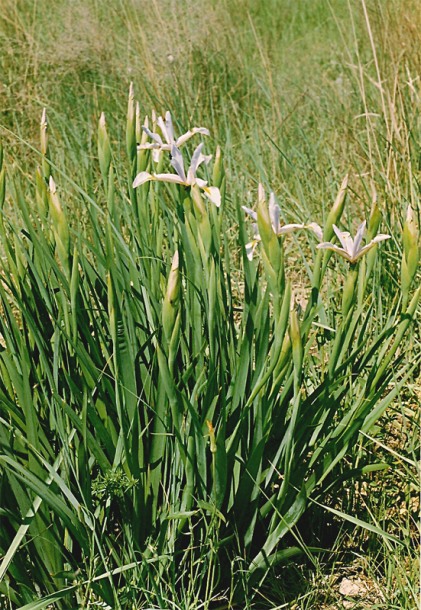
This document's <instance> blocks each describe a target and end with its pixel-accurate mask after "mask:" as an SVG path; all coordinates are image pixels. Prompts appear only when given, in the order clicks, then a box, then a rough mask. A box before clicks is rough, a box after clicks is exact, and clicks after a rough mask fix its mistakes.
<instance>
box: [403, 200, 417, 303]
mask: <svg viewBox="0 0 421 610" xmlns="http://www.w3.org/2000/svg"><path fill="white" fill-rule="evenodd" d="M419 257H420V246H419V233H418V228H417V224H416V221H415V215H414V212H413V210H412V207H411V206H410V205H408V209H407V212H406V219H405V223H404V225H403V254H402V266H401V284H402V295H403V299H402V301H403V307H404V308H405V307H406V305H407V303H408V299H409V289H410V287H411V284H412V282H413V280H414V278H415V275H416V273H417V269H418V263H419Z"/></svg>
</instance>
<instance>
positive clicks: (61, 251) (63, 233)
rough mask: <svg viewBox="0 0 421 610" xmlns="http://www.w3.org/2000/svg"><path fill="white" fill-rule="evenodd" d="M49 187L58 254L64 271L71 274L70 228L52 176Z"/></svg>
mask: <svg viewBox="0 0 421 610" xmlns="http://www.w3.org/2000/svg"><path fill="white" fill-rule="evenodd" d="M49 186H50V192H49V201H50V214H51V219H52V221H53V232H54V237H55V240H56V248H57V254H58V257H59V259H60V260H61V263H62V265H63V268H64V270H65V271H66V272H69V246H70V235H69V226H68V223H67V218H66V215H65V213H64V210H63V208H62V207H61V204H60V200H59V198H58V195H57V189H56V184H55V182H54V180H53V177H52V176H50V181H49Z"/></svg>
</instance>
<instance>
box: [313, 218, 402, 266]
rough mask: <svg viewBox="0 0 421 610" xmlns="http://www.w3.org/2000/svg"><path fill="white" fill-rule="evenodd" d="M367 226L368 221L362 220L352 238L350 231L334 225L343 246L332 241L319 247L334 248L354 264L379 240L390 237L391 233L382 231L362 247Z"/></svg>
mask: <svg viewBox="0 0 421 610" xmlns="http://www.w3.org/2000/svg"><path fill="white" fill-rule="evenodd" d="M365 228H366V221H365V220H364V222H362V223H361V224H360V226H359V227H358V230H357V234H356V236H355V238H354V239H352V237H351V235H350V234H349V233H348V231H340V230H339V229H338V227H337V226H336V225H333V230H334V231H335V233H336V236H337V238H338V239H339V242H340V244H341V246H342V247H340V246H337V245H336V244H332V243H331V242H323V243H321V244H319V245H318V246H317V247H318V248H323V249H325V250H332V251H333V252H336V253H337V254H339V255H340V256H343V258H346V260H347V261H348V262H350V263H351V264H354V263H356V262H357V261H358V260H359V259H360V258H361V257H362V256H364V254H366V253H367V252H368V251H369V250H371V248H373V247H374V246H375V245H376V244H377V243H378V242H380V241H383V240H384V239H390V235H384V234H382V233H380V234H379V235H376V237H374V239H372V240H371V241H370V242H369V243H368V244H366V245H365V246H362V247H361V243H362V240H363V238H364V234H365Z"/></svg>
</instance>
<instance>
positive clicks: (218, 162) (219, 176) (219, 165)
mask: <svg viewBox="0 0 421 610" xmlns="http://www.w3.org/2000/svg"><path fill="white" fill-rule="evenodd" d="M224 176H225V172H224V163H223V158H222V153H221V148H220V147H219V146H217V148H216V153H215V162H214V165H213V173H212V184H213V185H214V186H216V187H218V188H221V185H222V181H223V179H224Z"/></svg>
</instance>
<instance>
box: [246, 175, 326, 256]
mask: <svg viewBox="0 0 421 610" xmlns="http://www.w3.org/2000/svg"><path fill="white" fill-rule="evenodd" d="M259 199H263V200H264V192H263V187H262V186H261V185H259ZM242 208H243V210H244V211H245V212H246V214H248V215H249V216H251V217H252V218H253V220H254V221H255V224H253V230H254V235H253V239H252V241H251V242H249V243H248V244H246V246H245V247H246V254H247V258H248V259H249V260H252V259H253V254H254V252H255V250H256V247H257V244H258V243H259V241H261V238H260V234H259V230H258V228H257V224H256V223H257V212H255V211H254V210H252V209H250V208H248V207H246V206H245V205H243V206H242ZM268 210H269V218H270V223H271V225H272V229H273V232H274V233H275V235H276V236H277V237H280V236H281V235H287V234H288V233H292V232H293V231H297V230H299V229H310V230H311V231H313V233H314V234H315V235H316V237H317V238H318V239H322V236H323V231H322V229H321V228H320V226H319V225H318V224H317V223H316V222H310V223H309V224H303V223H291V224H286V225H281V208H280V207H279V205H278V204H277V203H276V202H275V194H274V193H271V194H270V196H269V205H268Z"/></svg>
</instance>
